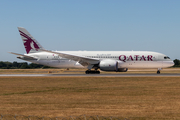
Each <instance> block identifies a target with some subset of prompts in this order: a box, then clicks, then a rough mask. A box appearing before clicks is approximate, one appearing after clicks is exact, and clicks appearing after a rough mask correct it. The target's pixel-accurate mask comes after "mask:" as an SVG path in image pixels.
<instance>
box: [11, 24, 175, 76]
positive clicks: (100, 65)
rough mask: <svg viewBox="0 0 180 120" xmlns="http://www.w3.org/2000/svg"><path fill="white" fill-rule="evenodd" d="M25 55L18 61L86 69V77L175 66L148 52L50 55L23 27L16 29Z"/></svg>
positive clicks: (20, 55)
mask: <svg viewBox="0 0 180 120" xmlns="http://www.w3.org/2000/svg"><path fill="white" fill-rule="evenodd" d="M18 30H19V33H20V36H21V38H22V41H23V44H24V47H25V50H26V52H27V54H18V53H14V52H10V53H11V54H15V55H18V57H17V58H18V59H21V60H25V61H28V62H32V63H36V64H42V65H46V66H50V67H57V68H86V69H87V70H86V71H85V73H86V74H100V71H99V69H100V70H101V71H114V72H126V71H127V70H128V69H129V68H156V69H157V74H160V70H162V68H167V67H171V66H173V65H174V62H173V61H172V60H171V59H170V58H169V57H168V56H166V55H164V54H161V53H158V52H151V51H50V50H46V49H44V48H43V47H42V46H41V45H40V44H39V43H38V41H37V40H36V39H34V37H33V36H32V35H31V34H30V33H29V32H28V31H27V30H26V29H25V28H23V27H18Z"/></svg>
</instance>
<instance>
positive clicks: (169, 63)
mask: <svg viewBox="0 0 180 120" xmlns="http://www.w3.org/2000/svg"><path fill="white" fill-rule="evenodd" d="M165 64H166V66H167V67H171V66H173V65H174V62H173V61H166V63H165Z"/></svg>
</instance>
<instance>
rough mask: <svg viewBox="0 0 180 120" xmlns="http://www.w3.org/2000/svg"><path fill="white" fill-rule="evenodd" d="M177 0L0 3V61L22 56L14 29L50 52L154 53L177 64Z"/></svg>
mask: <svg viewBox="0 0 180 120" xmlns="http://www.w3.org/2000/svg"><path fill="white" fill-rule="evenodd" d="M179 6H180V0H0V41H1V43H0V61H10V62H13V61H18V62H22V60H19V59H17V58H16V56H15V55H12V54H9V53H8V52H15V53H20V54H24V53H26V52H25V49H24V46H23V43H22V40H21V37H20V35H19V32H18V29H17V27H24V28H26V29H27V30H28V31H29V32H30V33H31V35H32V36H33V37H34V38H35V39H36V40H37V41H38V42H39V43H40V44H41V45H42V46H43V47H44V48H45V49H48V50H59V51H79V50H87V51H132V50H133V51H154V52H159V53H163V54H165V55H168V56H169V57H170V58H171V59H172V60H174V59H180V33H179V32H180V7H179Z"/></svg>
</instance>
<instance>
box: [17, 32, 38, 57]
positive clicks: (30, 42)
mask: <svg viewBox="0 0 180 120" xmlns="http://www.w3.org/2000/svg"><path fill="white" fill-rule="evenodd" d="M19 32H20V35H21V36H23V37H25V38H26V39H23V40H24V41H25V42H24V46H25V49H26V52H27V54H28V53H29V52H30V51H31V49H34V50H36V51H38V49H39V46H38V45H37V44H36V43H35V42H34V40H32V39H31V38H30V37H29V36H28V35H26V34H25V33H23V32H22V31H20V30H19Z"/></svg>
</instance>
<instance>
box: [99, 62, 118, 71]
mask: <svg viewBox="0 0 180 120" xmlns="http://www.w3.org/2000/svg"><path fill="white" fill-rule="evenodd" d="M99 68H100V70H103V71H118V62H117V61H115V60H102V61H101V62H100V63H99Z"/></svg>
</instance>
